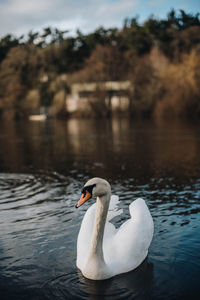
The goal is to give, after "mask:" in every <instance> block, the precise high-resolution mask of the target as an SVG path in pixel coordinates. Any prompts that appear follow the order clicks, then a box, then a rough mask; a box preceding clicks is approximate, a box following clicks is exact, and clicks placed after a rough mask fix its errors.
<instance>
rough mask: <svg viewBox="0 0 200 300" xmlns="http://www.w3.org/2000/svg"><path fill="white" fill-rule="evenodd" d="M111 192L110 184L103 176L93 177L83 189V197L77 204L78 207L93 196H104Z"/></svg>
mask: <svg viewBox="0 0 200 300" xmlns="http://www.w3.org/2000/svg"><path fill="white" fill-rule="evenodd" d="M107 194H109V195H110V194H111V188H110V184H109V183H108V182H107V181H106V180H105V179H102V178H98V177H95V178H92V179H90V180H88V181H87V182H86V184H85V185H84V187H83V189H82V196H81V199H80V200H79V201H78V203H77V204H76V206H75V207H76V208H78V207H79V206H81V205H82V204H83V203H85V201H87V200H88V199H90V198H92V197H103V196H105V195H107Z"/></svg>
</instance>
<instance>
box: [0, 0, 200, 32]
mask: <svg viewBox="0 0 200 300" xmlns="http://www.w3.org/2000/svg"><path fill="white" fill-rule="evenodd" d="M171 8H174V9H175V10H177V11H178V10H179V9H183V10H185V11H186V12H187V13H189V12H190V13H193V14H196V13H197V12H200V0H176V1H172V0H0V37H2V36H5V35H6V34H13V35H15V36H20V35H22V34H27V33H28V32H29V31H31V30H32V31H34V32H35V31H41V30H42V29H43V28H45V27H48V26H50V27H56V28H58V29H60V30H69V34H70V35H74V34H75V33H76V30H77V29H80V30H81V31H82V32H83V33H88V32H92V31H94V30H95V29H96V28H98V27H100V26H104V27H105V28H110V27H118V28H120V27H121V26H122V24H123V20H124V19H125V18H126V17H130V18H132V17H135V16H136V15H138V16H139V21H140V22H143V21H144V20H146V19H147V18H148V17H149V16H150V15H152V14H153V15H155V16H156V17H158V18H164V17H165V16H166V15H167V13H168V12H169V10H170V9H171Z"/></svg>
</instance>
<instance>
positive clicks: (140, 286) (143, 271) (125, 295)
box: [78, 258, 153, 300]
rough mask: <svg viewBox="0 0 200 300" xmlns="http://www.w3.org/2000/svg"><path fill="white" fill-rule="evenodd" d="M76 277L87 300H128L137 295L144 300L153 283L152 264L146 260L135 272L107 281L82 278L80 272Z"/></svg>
mask: <svg viewBox="0 0 200 300" xmlns="http://www.w3.org/2000/svg"><path fill="white" fill-rule="evenodd" d="M78 275H79V279H80V281H81V283H83V284H84V287H85V292H87V293H88V294H89V299H93V300H99V299H101V300H102V299H104V298H106V299H107V298H110V299H113V298H114V299H130V298H133V297H136V296H138V295H139V296H140V299H143V298H145V299H146V296H147V295H149V293H150V290H151V287H152V282H153V263H151V262H148V259H147V258H146V259H145V260H144V261H143V263H142V264H141V265H140V266H139V267H138V268H137V269H136V270H133V271H131V272H128V273H124V274H120V275H117V276H115V277H113V278H110V279H107V280H100V281H97V280H90V279H87V278H85V277H83V275H82V274H81V272H80V271H78Z"/></svg>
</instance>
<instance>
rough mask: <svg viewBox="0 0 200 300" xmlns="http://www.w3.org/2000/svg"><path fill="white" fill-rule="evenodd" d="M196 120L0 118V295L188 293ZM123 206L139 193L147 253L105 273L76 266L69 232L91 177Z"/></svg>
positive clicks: (197, 185)
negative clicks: (129, 267)
mask: <svg viewBox="0 0 200 300" xmlns="http://www.w3.org/2000/svg"><path fill="white" fill-rule="evenodd" d="M199 125H200V124H199V123H183V122H180V121H173V122H172V121H170V122H169V121H168V122H161V121H159V122H158V121H157V122H149V121H140V122H139V121H137V122H136V121H130V120H125V119H122V120H112V121H109V120H106V121H105V120H98V121H97V120H96V121H95V120H68V121H47V122H43V123H40V122H18V123H12V122H5V123H3V122H2V123H1V124H0V191H1V193H0V230H1V235H0V291H1V299H39V300H40V299H198V295H199V292H200V288H199V276H200V230H199V218H200V154H199V153H200V151H199V150H200V126H199ZM94 176H100V177H103V178H106V179H107V180H108V181H109V182H110V183H111V185H112V192H113V194H118V195H119V197H120V200H121V203H120V208H123V215H121V216H119V217H117V218H115V220H114V222H115V224H116V226H120V224H122V223H123V222H124V220H125V219H126V218H128V216H129V212H128V206H129V204H130V203H131V201H133V200H134V199H136V198H137V197H143V198H144V199H145V200H146V203H147V205H148V206H149V209H150V211H151V214H152V216H153V219H154V225H155V233H154V238H153V241H152V244H151V247H150V249H149V255H148V257H147V259H146V260H145V261H144V262H143V264H142V265H141V266H140V267H139V268H137V269H136V270H134V271H132V272H130V273H127V274H123V275H119V276H116V277H114V278H112V279H109V280H106V281H101V282H97V281H91V280H87V279H85V278H84V277H83V276H82V275H81V273H80V272H79V271H78V270H77V268H76V265H75V261H76V238H77V235H78V231H79V228H80V223H81V220H82V218H83V215H84V213H85V211H86V210H87V208H88V207H89V205H90V204H91V203H93V202H94V200H91V201H90V203H86V204H85V205H84V206H82V207H81V208H79V209H78V210H76V209H74V205H75V203H76V202H77V200H78V199H79V197H80V191H81V188H82V186H83V185H84V183H85V182H86V181H87V180H88V179H89V178H91V177H94Z"/></svg>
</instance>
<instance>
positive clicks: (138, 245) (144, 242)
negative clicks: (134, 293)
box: [105, 198, 153, 274]
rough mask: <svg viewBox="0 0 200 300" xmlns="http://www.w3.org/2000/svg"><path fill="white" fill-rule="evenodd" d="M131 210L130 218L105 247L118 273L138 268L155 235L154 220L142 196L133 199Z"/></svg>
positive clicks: (112, 265) (111, 264) (107, 257)
mask: <svg viewBox="0 0 200 300" xmlns="http://www.w3.org/2000/svg"><path fill="white" fill-rule="evenodd" d="M129 211H130V216H131V217H130V219H128V220H127V221H126V222H124V223H123V224H122V225H121V226H120V227H119V229H118V230H117V231H116V233H115V234H114V235H113V237H112V241H110V242H111V243H110V244H109V243H108V244H107V245H106V247H105V250H106V255H105V257H106V262H107V263H108V264H110V267H112V268H114V269H115V271H116V274H118V273H122V272H128V271H130V270H132V269H134V268H136V267H137V266H138V265H139V264H140V263H141V262H142V261H143V260H144V259H145V257H146V255H147V253H148V248H149V245H150V243H151V240H152V236H153V220H152V217H151V214H150V212H149V209H148V207H147V205H146V203H145V201H144V200H143V199H141V198H139V199H137V200H135V201H133V202H132V203H131V204H130V205H129ZM116 262H117V263H116Z"/></svg>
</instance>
